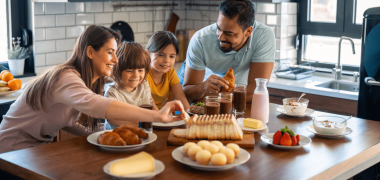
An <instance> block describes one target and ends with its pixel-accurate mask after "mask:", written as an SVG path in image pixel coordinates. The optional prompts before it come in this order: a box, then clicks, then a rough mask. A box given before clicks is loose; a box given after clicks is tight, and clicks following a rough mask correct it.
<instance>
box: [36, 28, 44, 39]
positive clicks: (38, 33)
mask: <svg viewBox="0 0 380 180" xmlns="http://www.w3.org/2000/svg"><path fill="white" fill-rule="evenodd" d="M34 39H35V40H36V41H43V40H45V28H41V29H36V30H35V31H34Z"/></svg>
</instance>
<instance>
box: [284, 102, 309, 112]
mask: <svg viewBox="0 0 380 180" xmlns="http://www.w3.org/2000/svg"><path fill="white" fill-rule="evenodd" d="M297 100H298V98H285V99H283V100H282V103H283V104H284V108H285V111H286V112H287V113H289V114H298V115H302V114H304V113H305V111H306V108H307V105H308V104H309V100H307V99H304V98H301V99H300V101H299V102H298V103H297V102H296V101H297ZM292 101H294V102H296V103H294V105H289V104H292V103H291V102H292Z"/></svg>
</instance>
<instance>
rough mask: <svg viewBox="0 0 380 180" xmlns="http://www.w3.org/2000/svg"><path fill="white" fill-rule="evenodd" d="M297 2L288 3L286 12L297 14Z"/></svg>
mask: <svg viewBox="0 0 380 180" xmlns="http://www.w3.org/2000/svg"><path fill="white" fill-rule="evenodd" d="M297 6H298V5H297V3H295V2H294V3H289V5H288V13H289V14H297V13H298V12H297Z"/></svg>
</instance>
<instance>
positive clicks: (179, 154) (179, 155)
mask: <svg viewBox="0 0 380 180" xmlns="http://www.w3.org/2000/svg"><path fill="white" fill-rule="evenodd" d="M182 148H183V146H181V147H178V148H176V149H174V150H173V151H172V156H173V158H174V159H175V160H176V161H178V162H180V163H182V164H186V165H188V166H190V167H192V168H195V169H199V170H204V171H220V170H225V169H231V168H233V167H235V166H238V165H240V164H244V163H245V162H247V161H248V160H249V158H251V155H250V154H249V153H248V151H246V150H245V149H242V148H240V152H239V155H238V156H237V157H236V158H235V160H234V162H232V163H231V164H226V165H224V166H214V165H211V163H210V164H209V165H199V164H198V163H197V162H196V161H193V160H191V159H190V158H189V157H186V156H185V155H184V154H183V151H182Z"/></svg>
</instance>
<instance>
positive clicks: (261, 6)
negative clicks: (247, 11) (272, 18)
mask: <svg viewBox="0 0 380 180" xmlns="http://www.w3.org/2000/svg"><path fill="white" fill-rule="evenodd" d="M256 10H257V13H273V14H274V13H276V4H273V3H261V2H258V3H257V8H256Z"/></svg>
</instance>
